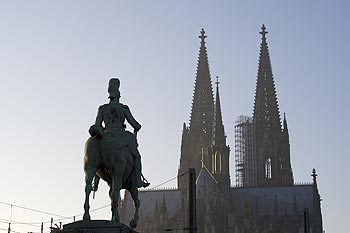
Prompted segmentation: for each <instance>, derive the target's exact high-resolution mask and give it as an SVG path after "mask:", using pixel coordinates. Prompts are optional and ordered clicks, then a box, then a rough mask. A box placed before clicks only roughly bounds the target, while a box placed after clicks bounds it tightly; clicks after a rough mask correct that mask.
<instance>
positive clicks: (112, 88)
mask: <svg viewBox="0 0 350 233" xmlns="http://www.w3.org/2000/svg"><path fill="white" fill-rule="evenodd" d="M119 86H120V81H119V79H118V78H111V79H110V80H109V83H108V94H109V98H120V92H119Z"/></svg>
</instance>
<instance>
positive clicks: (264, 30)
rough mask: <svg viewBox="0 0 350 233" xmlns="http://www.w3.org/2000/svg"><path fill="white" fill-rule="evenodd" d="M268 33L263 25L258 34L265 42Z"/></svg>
mask: <svg viewBox="0 0 350 233" xmlns="http://www.w3.org/2000/svg"><path fill="white" fill-rule="evenodd" d="M267 33H269V32H268V31H266V27H265V24H263V25H262V27H261V32H259V34H261V35H262V39H263V40H265V39H266V34H267Z"/></svg>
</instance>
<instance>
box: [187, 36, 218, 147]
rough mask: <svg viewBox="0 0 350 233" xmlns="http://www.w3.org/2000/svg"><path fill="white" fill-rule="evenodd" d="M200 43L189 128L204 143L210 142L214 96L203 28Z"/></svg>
mask: <svg viewBox="0 0 350 233" xmlns="http://www.w3.org/2000/svg"><path fill="white" fill-rule="evenodd" d="M199 38H200V39H201V42H200V43H201V45H200V49H199V57H198V65H197V74H196V81H195V87H194V93H193V100H192V110H191V117H190V130H191V131H192V132H197V133H196V134H197V135H196V137H197V138H199V137H201V136H202V137H203V140H204V143H208V144H209V143H210V139H211V135H212V123H213V118H214V98H213V89H212V84H211V78H210V71H209V63H208V55H207V48H206V46H205V39H206V38H207V36H206V35H205V31H204V29H202V31H201V34H200V36H199Z"/></svg>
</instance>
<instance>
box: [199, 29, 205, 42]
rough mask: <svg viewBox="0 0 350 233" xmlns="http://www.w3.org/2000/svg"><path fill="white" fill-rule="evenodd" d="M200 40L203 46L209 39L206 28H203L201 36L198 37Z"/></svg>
mask: <svg viewBox="0 0 350 233" xmlns="http://www.w3.org/2000/svg"><path fill="white" fill-rule="evenodd" d="M198 38H200V39H201V44H205V38H207V36H206V35H205V31H204V28H202V31H201V35H200V36H198Z"/></svg>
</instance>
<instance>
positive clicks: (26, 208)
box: [0, 201, 65, 218]
mask: <svg viewBox="0 0 350 233" xmlns="http://www.w3.org/2000/svg"><path fill="white" fill-rule="evenodd" d="M0 204H3V205H8V206H11V207H17V208H20V209H25V210H29V211H33V212H37V213H41V214H47V215H50V216H55V217H60V218H65V216H62V215H58V214H53V213H49V212H46V211H42V210H36V209H33V208H28V207H25V206H20V205H14V204H10V203H7V202H3V201H0Z"/></svg>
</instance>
